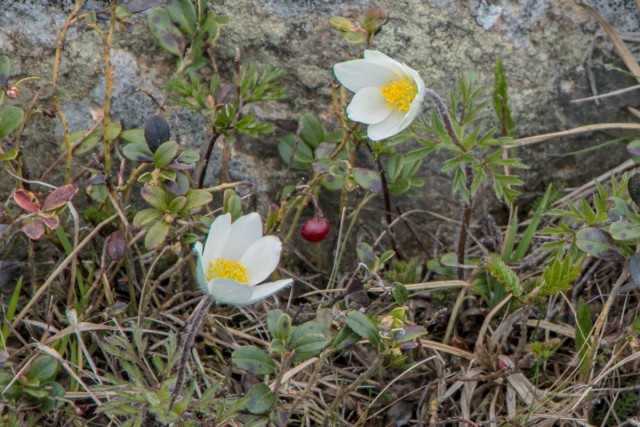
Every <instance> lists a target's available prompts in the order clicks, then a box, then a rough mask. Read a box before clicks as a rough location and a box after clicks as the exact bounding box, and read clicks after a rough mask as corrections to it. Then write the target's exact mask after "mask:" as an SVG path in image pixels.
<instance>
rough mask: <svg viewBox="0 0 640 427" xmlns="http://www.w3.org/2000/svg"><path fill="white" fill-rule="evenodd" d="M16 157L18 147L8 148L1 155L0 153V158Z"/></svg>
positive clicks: (12, 158)
mask: <svg viewBox="0 0 640 427" xmlns="http://www.w3.org/2000/svg"><path fill="white" fill-rule="evenodd" d="M17 157H18V149H17V148H16V147H12V148H9V149H8V150H7V151H5V152H4V153H3V154H2V155H0V160H4V161H7V160H15V159H16V158H17Z"/></svg>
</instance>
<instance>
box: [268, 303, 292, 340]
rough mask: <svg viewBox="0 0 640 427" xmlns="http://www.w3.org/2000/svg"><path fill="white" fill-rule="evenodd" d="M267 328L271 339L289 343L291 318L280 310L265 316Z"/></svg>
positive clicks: (272, 311)
mask: <svg viewBox="0 0 640 427" xmlns="http://www.w3.org/2000/svg"><path fill="white" fill-rule="evenodd" d="M267 326H268V327H269V333H270V334H271V336H272V337H273V338H277V339H279V340H281V341H282V342H287V341H289V337H290V336H291V331H292V327H291V317H290V316H289V315H288V314H287V313H285V312H283V311H282V310H278V309H276V310H271V311H270V312H269V314H268V315H267Z"/></svg>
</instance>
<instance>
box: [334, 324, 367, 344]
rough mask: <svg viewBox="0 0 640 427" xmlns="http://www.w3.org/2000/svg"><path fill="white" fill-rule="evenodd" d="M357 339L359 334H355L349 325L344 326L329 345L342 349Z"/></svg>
mask: <svg viewBox="0 0 640 427" xmlns="http://www.w3.org/2000/svg"><path fill="white" fill-rule="evenodd" d="M358 340H360V335H358V334H356V333H355V332H354V331H353V329H351V328H350V327H349V326H345V327H344V328H342V329H340V331H339V332H338V333H337V334H336V337H335V338H334V339H333V344H331V346H332V347H333V348H334V349H335V350H343V349H345V348H347V347H349V346H352V345H353V344H355V343H357V342H358Z"/></svg>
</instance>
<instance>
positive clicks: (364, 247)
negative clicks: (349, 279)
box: [356, 242, 376, 270]
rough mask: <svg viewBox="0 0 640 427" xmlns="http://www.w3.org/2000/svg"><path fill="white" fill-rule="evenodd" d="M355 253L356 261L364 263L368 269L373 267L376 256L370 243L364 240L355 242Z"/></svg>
mask: <svg viewBox="0 0 640 427" xmlns="http://www.w3.org/2000/svg"><path fill="white" fill-rule="evenodd" d="M356 255H357V256H358V261H360V262H362V263H364V264H365V265H366V266H367V267H368V268H369V269H370V270H371V269H373V267H374V265H375V262H376V256H375V254H374V253H373V248H372V247H371V245H369V244H368V243H365V242H358V244H356Z"/></svg>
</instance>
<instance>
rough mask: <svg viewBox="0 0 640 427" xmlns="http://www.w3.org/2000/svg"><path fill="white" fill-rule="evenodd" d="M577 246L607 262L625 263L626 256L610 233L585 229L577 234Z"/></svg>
mask: <svg viewBox="0 0 640 427" xmlns="http://www.w3.org/2000/svg"><path fill="white" fill-rule="evenodd" d="M576 246H577V247H578V249H580V250H581V251H583V252H586V253H588V254H589V255H592V256H594V257H596V258H600V259H603V260H605V261H614V262H617V261H620V262H621V261H623V260H624V256H623V255H622V254H621V253H620V249H619V248H618V247H617V246H616V243H615V241H614V240H613V238H612V237H611V235H610V234H609V233H607V232H606V231H604V230H601V229H599V228H595V227H589V228H583V229H582V230H580V231H578V233H577V234H576Z"/></svg>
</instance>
